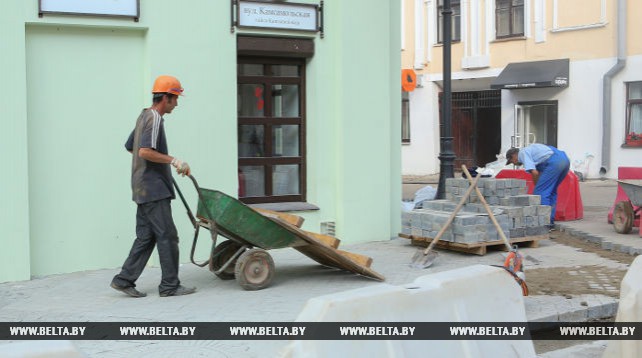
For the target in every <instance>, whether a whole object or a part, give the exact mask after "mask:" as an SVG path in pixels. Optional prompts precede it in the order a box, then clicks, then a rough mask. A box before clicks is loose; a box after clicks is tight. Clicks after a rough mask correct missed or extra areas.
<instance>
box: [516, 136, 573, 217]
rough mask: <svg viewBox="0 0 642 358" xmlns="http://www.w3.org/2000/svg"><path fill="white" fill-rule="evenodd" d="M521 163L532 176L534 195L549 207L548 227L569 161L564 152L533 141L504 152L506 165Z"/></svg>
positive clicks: (553, 214) (553, 215)
mask: <svg viewBox="0 0 642 358" xmlns="http://www.w3.org/2000/svg"><path fill="white" fill-rule="evenodd" d="M508 164H514V165H523V166H524V170H526V171H527V172H529V173H530V174H531V176H532V178H533V184H535V189H533V194H534V195H539V196H541V198H542V205H549V206H550V207H551V222H550V227H551V228H552V227H553V224H554V222H555V207H556V204H557V187H559V185H560V184H561V183H562V181H563V180H564V178H565V177H566V175H567V174H568V170H569V168H570V166H571V162H570V161H569V160H568V157H567V156H566V153H564V152H563V151H561V150H559V149H557V148H555V147H553V146H550V145H544V144H539V143H533V144H531V145H529V146H527V147H525V148H522V149H519V148H511V149H509V150H508V151H507V152H506V165H508Z"/></svg>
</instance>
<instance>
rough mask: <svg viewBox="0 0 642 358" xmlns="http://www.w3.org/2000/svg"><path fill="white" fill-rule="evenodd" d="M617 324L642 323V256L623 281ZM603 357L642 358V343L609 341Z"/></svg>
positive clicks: (630, 267) (634, 261) (634, 263)
mask: <svg viewBox="0 0 642 358" xmlns="http://www.w3.org/2000/svg"><path fill="white" fill-rule="evenodd" d="M615 322H642V256H638V257H636V258H635V260H633V262H632V263H631V266H629V270H628V271H627V272H626V275H624V279H622V285H621V286H620V303H619V305H618V309H617V316H615ZM603 357H609V358H610V357H617V358H627V357H631V358H637V357H642V341H634V340H609V344H608V345H607V347H606V350H605V351H604V356H603Z"/></svg>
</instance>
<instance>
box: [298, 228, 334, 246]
mask: <svg viewBox="0 0 642 358" xmlns="http://www.w3.org/2000/svg"><path fill="white" fill-rule="evenodd" d="M303 232H304V233H306V234H308V235H310V236H312V237H313V238H315V239H317V240H319V241H321V242H322V243H324V244H326V245H328V246H330V247H332V248H335V249H336V248H337V247H339V244H340V243H341V240H339V239H337V238H336V237H334V236H330V235H323V234H318V233H316V232H311V231H305V230H303Z"/></svg>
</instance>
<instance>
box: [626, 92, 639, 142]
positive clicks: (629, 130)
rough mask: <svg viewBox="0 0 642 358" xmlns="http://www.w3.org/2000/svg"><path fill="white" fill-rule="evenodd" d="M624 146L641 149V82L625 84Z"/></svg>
mask: <svg viewBox="0 0 642 358" xmlns="http://www.w3.org/2000/svg"><path fill="white" fill-rule="evenodd" d="M626 145H630V146H639V147H642V81H641V82H630V83H627V84H626Z"/></svg>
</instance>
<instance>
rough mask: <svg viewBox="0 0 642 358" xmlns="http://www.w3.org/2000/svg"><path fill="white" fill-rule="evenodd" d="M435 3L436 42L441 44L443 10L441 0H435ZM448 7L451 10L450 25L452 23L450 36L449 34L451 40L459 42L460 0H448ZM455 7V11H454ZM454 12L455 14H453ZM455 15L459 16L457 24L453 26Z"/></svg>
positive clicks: (442, 41)
mask: <svg viewBox="0 0 642 358" xmlns="http://www.w3.org/2000/svg"><path fill="white" fill-rule="evenodd" d="M435 3H436V5H437V43H438V44H443V43H444V40H443V36H444V34H443V29H442V27H443V25H442V23H443V21H444V19H443V15H442V14H441V12H442V11H443V7H444V5H443V0H437V1H436V2H435ZM450 9H451V10H452V12H453V13H452V17H451V21H452V23H451V25H452V27H453V28H452V36H451V39H450V40H451V42H461V0H450ZM455 9H456V10H457V11H455ZM455 14H456V15H455ZM455 17H458V18H459V26H458V27H457V26H455V25H456V22H455V21H454V20H455Z"/></svg>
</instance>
